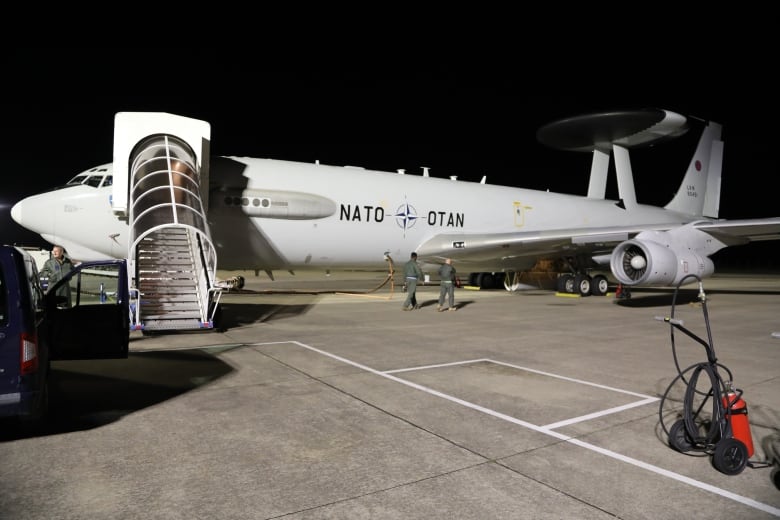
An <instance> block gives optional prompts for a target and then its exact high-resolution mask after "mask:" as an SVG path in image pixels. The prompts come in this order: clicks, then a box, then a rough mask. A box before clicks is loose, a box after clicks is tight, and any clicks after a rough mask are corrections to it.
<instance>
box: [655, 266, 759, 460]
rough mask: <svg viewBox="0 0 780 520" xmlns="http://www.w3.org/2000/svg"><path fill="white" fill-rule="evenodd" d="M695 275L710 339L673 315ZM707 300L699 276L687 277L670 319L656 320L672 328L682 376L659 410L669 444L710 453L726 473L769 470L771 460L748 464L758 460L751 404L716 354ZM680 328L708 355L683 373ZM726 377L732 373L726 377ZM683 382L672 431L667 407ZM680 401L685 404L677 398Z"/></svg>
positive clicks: (676, 379)
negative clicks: (677, 341)
mask: <svg viewBox="0 0 780 520" xmlns="http://www.w3.org/2000/svg"><path fill="white" fill-rule="evenodd" d="M691 277H694V278H696V279H697V280H698V281H699V295H698V298H699V300H700V302H701V308H702V311H703V313H704V323H705V326H706V331H707V340H706V341H705V340H704V339H702V338H701V337H699V336H697V335H696V334H694V333H693V332H691V331H690V330H689V329H687V328H686V327H685V326H684V323H683V321H682V320H678V319H675V317H674V310H675V304H676V301H677V295H678V292H679V288H680V286H681V285H684V284H685V283H686V280H688V278H691ZM706 300H707V298H706V295H705V294H704V288H703V286H702V282H701V279H700V278H699V277H698V276H696V275H688V276H687V277H685V278H683V279H682V280H681V281H680V283H679V284H678V285H677V288H676V289H675V291H674V296H673V298H672V309H671V315H670V317H660V316H658V317H656V319H657V320H659V321H663V322H665V323H668V324H669V325H670V333H671V342H672V354H673V356H674V363H675V366H676V368H677V377H675V378H674V380H672V382H671V383H670V384H669V386H668V388H667V389H666V391H665V392H664V395H663V397H662V398H661V403H660V407H659V418H660V423H661V427H662V428H663V430H664V432H665V433H666V434H667V435H668V439H669V445H670V446H671V447H672V448H674V449H675V450H677V451H679V452H681V453H687V452H700V453H705V454H707V455H711V456H712V464H713V466H714V467H715V469H717V470H718V471H720V472H722V473H725V474H726V475H737V474H739V473H741V472H742V471H743V470H744V469H745V467H746V466H748V465H750V466H751V467H768V466H770V465H771V464H770V463H768V462H754V461H750V460H749V459H750V457H752V456H753V453H754V448H753V439H752V436H751V433H750V424H749V422H748V415H747V404H746V403H745V401H744V399H743V398H742V390H739V389H736V388H733V387H732V381H733V377H732V374H731V371H730V370H729V369H728V368H727V367H725V366H724V365H721V364H720V363H719V362H718V359H717V357H716V356H715V349H714V347H713V345H712V333H711V330H710V323H709V316H708V314H707V301H706ZM675 330H677V331H680V332H682V333H683V334H685V335H686V336H688V337H689V338H691V339H693V340H694V341H696V342H697V343H699V344H701V345H702V346H703V347H704V349H705V351H706V353H707V361H706V362H703V363H696V364H694V365H691V366H689V367H688V368H686V369H684V370H683V369H681V368H680V364H679V362H678V359H677V350H676V346H675V336H674V332H675ZM724 373H725V374H726V375H727V377H725V378H724V377H723V374H724ZM680 382H681V383H682V385H684V388H685V390H684V392H683V396H682V399H681V401H682V411H681V413H678V414H675V418H676V420H675V421H674V422H673V423H672V425H671V427H669V428H667V427H666V424H665V423H664V415H665V410H666V411H667V412H668V410H667V408H668V406H667V404H668V402H669V401H671V400H672V398H671V396H672V392H673V389H674V388H678V383H680ZM675 398H676V399H677V400H678V401H679V400H680V399H679V398H678V397H676V396H675Z"/></svg>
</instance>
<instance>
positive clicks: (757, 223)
mask: <svg viewBox="0 0 780 520" xmlns="http://www.w3.org/2000/svg"><path fill="white" fill-rule="evenodd" d="M675 227H677V226H670V225H669V224H668V223H665V224H658V225H655V226H654V225H646V226H641V227H636V226H631V227H621V226H615V227H611V228H599V229H598V230H594V229H592V228H572V229H561V230H554V231H538V232H521V233H500V234H467V233H448V234H441V235H436V236H435V237H433V238H431V239H429V240H428V241H426V242H424V243H423V244H421V245H420V247H418V248H417V250H416V251H417V254H418V255H419V256H420V257H421V258H424V259H425V258H427V259H432V260H435V259H443V258H452V259H455V260H457V261H458V262H460V263H464V264H470V263H475V264H481V263H493V264H495V259H496V258H499V259H500V260H501V263H502V264H504V266H505V267H510V266H513V265H519V266H522V265H525V264H527V263H528V262H529V261H530V259H535V258H540V257H545V256H567V255H572V256H576V255H591V256H592V257H594V258H593V260H594V261H595V262H596V263H608V262H609V259H608V258H607V257H606V256H607V255H609V254H610V253H611V252H612V250H613V249H614V248H615V247H616V246H617V245H618V244H620V243H622V242H624V241H626V240H629V239H631V238H634V237H635V236H636V235H638V234H639V233H641V232H644V231H667V230H669V229H672V228H675ZM691 227H693V228H694V229H698V230H700V231H702V232H705V233H707V234H709V235H712V236H713V237H715V238H716V239H718V240H719V241H720V242H722V243H723V244H725V245H729V246H731V245H743V244H747V243H749V242H754V241H764V240H780V218H771V219H744V220H715V221H698V222H694V223H691ZM600 256H601V257H602V258H599V257H600Z"/></svg>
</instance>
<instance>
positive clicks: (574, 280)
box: [557, 273, 609, 296]
mask: <svg viewBox="0 0 780 520" xmlns="http://www.w3.org/2000/svg"><path fill="white" fill-rule="evenodd" d="M557 290H558V292H561V293H569V294H579V295H580V296H590V295H593V296H604V295H606V294H607V292H608V291H609V281H608V280H607V277H606V276H604V275H603V274H597V275H596V276H590V275H587V274H576V275H574V274H570V273H565V274H562V275H560V276H559V277H558V280H557Z"/></svg>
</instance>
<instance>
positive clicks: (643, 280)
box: [609, 232, 715, 286]
mask: <svg viewBox="0 0 780 520" xmlns="http://www.w3.org/2000/svg"><path fill="white" fill-rule="evenodd" d="M643 234H645V233H640V235H638V236H637V238H635V239H633V240H626V241H625V242H621V243H620V244H618V246H617V247H616V248H615V249H614V250H613V251H612V257H611V258H610V262H609V265H610V269H611V270H612V274H613V275H614V277H615V278H616V279H617V281H618V282H620V283H621V284H623V285H630V286H631V285H655V286H673V285H677V284H678V283H680V280H682V279H683V278H685V277H686V276H688V275H692V274H694V275H697V276H698V277H699V278H706V277H708V276H710V275H711V274H712V273H713V272H715V264H713V263H712V260H710V258H709V257H706V256H703V255H700V254H698V253H696V252H695V251H694V250H692V249H690V248H684V247H681V246H680V245H675V244H674V240H673V238H674V237H672V236H670V235H669V234H668V233H665V232H650V233H647V234H646V236H647V235H651V236H652V238H654V239H656V240H648V239H647V238H640V236H641V235H643ZM695 281H696V279H695V278H693V277H691V278H690V282H695Z"/></svg>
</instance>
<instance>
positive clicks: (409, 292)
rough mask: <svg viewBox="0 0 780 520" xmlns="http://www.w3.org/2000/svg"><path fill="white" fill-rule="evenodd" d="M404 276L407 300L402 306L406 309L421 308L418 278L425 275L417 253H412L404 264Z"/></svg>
mask: <svg viewBox="0 0 780 520" xmlns="http://www.w3.org/2000/svg"><path fill="white" fill-rule="evenodd" d="M404 276H405V277H406V278H405V281H406V301H405V302H404V306H403V307H401V308H402V309H403V310H405V311H410V310H412V309H419V308H420V306H419V305H417V294H416V292H417V280H419V279H420V278H422V277H423V272H422V269H420V266H419V265H417V253H412V256H411V258H410V259H409V261H408V262H406V264H404Z"/></svg>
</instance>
